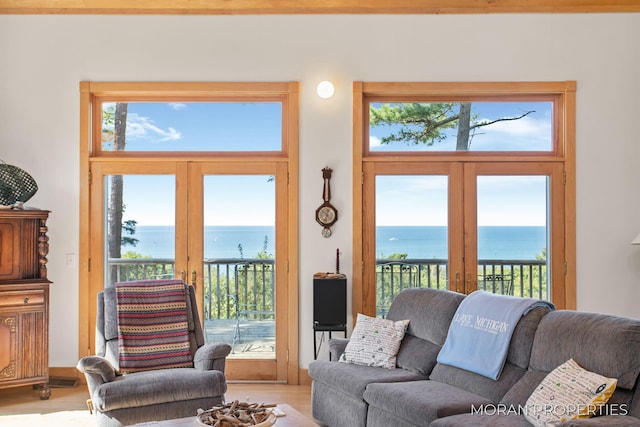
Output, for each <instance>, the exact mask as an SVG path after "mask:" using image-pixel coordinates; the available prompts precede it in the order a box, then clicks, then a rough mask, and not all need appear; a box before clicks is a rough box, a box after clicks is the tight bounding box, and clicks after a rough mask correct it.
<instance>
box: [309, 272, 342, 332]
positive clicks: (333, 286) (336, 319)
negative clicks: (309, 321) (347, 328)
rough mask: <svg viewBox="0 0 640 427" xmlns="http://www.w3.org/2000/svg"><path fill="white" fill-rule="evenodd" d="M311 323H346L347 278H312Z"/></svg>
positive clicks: (322, 324)
mask: <svg viewBox="0 0 640 427" xmlns="http://www.w3.org/2000/svg"><path fill="white" fill-rule="evenodd" d="M313 323H314V325H319V326H327V325H329V326H342V325H346V324H347V279H313Z"/></svg>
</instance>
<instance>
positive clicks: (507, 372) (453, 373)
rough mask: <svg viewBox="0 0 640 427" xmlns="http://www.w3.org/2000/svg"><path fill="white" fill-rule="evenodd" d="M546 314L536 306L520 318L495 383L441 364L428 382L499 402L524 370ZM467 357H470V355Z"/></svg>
mask: <svg viewBox="0 0 640 427" xmlns="http://www.w3.org/2000/svg"><path fill="white" fill-rule="evenodd" d="M549 312H550V309H549V308H547V307H536V308H534V309H532V310H531V311H529V312H528V313H526V314H525V315H524V316H522V318H521V319H520V321H519V322H518V324H517V325H516V328H515V329H514V331H513V335H512V336H511V342H510V343H509V352H508V353H507V360H506V362H505V365H504V368H503V369H502V373H501V374H500V377H499V378H498V380H493V379H491V378H488V377H485V376H482V375H479V374H476V373H474V372H470V371H466V370H464V369H460V368H456V367H454V366H449V365H445V364H442V363H438V364H437V365H436V366H435V368H434V369H433V372H432V373H431V377H430V379H432V380H435V381H440V382H443V383H446V384H450V385H453V386H456V387H459V388H462V389H464V390H466V391H470V392H472V393H476V394H479V395H480V396H483V397H486V398H488V399H491V400H492V401H494V402H498V401H500V399H501V398H502V397H503V396H504V395H505V393H507V391H508V390H509V389H510V388H511V387H512V386H513V385H514V384H515V383H516V382H518V380H520V378H521V377H522V376H523V375H524V374H525V372H526V371H527V368H528V366H529V359H530V356H531V349H532V346H533V341H534V336H535V334H536V329H537V327H538V324H539V323H540V322H541V319H543V318H544V317H545V316H547V315H548V313H549ZM469 357H473V354H470V355H469Z"/></svg>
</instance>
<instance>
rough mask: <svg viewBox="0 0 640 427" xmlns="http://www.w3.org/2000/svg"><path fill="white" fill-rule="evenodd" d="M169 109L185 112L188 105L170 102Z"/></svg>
mask: <svg viewBox="0 0 640 427" xmlns="http://www.w3.org/2000/svg"><path fill="white" fill-rule="evenodd" d="M169 108H171V109H172V110H184V109H185V108H187V104H185V103H183V102H170V103H169Z"/></svg>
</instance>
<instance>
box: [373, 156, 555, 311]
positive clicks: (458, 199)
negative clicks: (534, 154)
mask: <svg viewBox="0 0 640 427" xmlns="http://www.w3.org/2000/svg"><path fill="white" fill-rule="evenodd" d="M363 172H364V173H363V201H364V202H363V206H364V207H365V208H364V209H363V218H362V220H363V221H362V227H363V241H365V242H366V241H369V242H375V244H370V245H363V270H362V273H363V283H364V284H372V285H371V288H367V285H363V287H364V292H363V309H362V311H363V312H368V313H370V314H374V313H375V314H377V315H378V316H384V315H385V314H386V310H387V309H388V306H389V304H390V302H391V301H392V300H393V298H394V297H395V295H397V293H398V292H400V291H401V290H402V289H404V288H407V287H431V288H439V289H450V290H454V291H457V292H462V293H467V294H468V293H470V292H472V291H474V290H476V289H484V290H487V291H490V292H496V293H501V294H509V295H515V296H521V297H534V298H541V299H547V300H552V301H553V302H554V303H555V304H556V305H558V306H562V305H563V304H564V297H563V295H564V294H563V292H561V290H562V289H563V286H562V284H563V282H564V271H565V269H564V259H565V256H564V247H565V244H564V234H565V233H564V226H563V224H564V221H565V218H564V215H565V214H564V179H563V177H564V174H563V166H562V164H561V163H559V162H558V163H553V162H548V163H538V162H509V163H503V162H482V161H480V162H474V161H466V162H465V161H444V162H419V161H415V162H366V163H365V164H364V166H363ZM373 284H375V289H373V286H374V285H373ZM556 285H558V286H556ZM558 289H559V290H560V291H559V290H558Z"/></svg>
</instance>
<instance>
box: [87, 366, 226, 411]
mask: <svg viewBox="0 0 640 427" xmlns="http://www.w3.org/2000/svg"><path fill="white" fill-rule="evenodd" d="M122 390H126V391H122ZM226 391H227V384H226V382H225V378H224V374H223V373H222V372H220V371H200V370H197V369H193V368H174V369H161V370H158V371H143V372H136V373H133V374H127V375H125V376H120V377H117V378H116V380H115V381H111V382H108V383H105V384H102V385H100V386H99V387H97V388H96V389H95V391H94V393H93V394H92V396H91V398H92V400H93V404H94V405H95V407H96V408H97V409H98V410H99V411H101V412H106V411H112V410H114V409H121V408H135V407H139V406H147V405H155V404H163V403H168V402H176V401H186V400H192V399H200V398H206V397H216V396H222V395H224V393H225V392H226Z"/></svg>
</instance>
